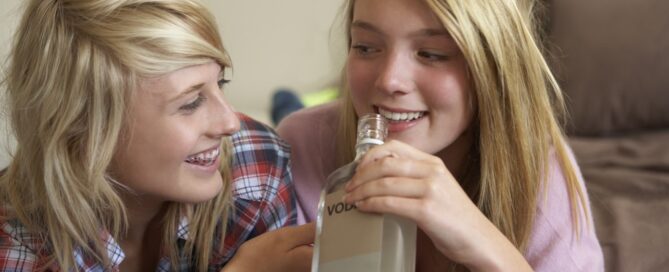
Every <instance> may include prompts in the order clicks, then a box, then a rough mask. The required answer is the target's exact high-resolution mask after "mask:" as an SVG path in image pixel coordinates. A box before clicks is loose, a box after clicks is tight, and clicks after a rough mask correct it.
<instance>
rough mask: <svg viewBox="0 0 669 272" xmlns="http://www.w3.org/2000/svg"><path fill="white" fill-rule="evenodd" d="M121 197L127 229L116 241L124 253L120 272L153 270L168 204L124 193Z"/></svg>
mask: <svg viewBox="0 0 669 272" xmlns="http://www.w3.org/2000/svg"><path fill="white" fill-rule="evenodd" d="M122 197H123V200H124V203H125V205H126V211H127V215H128V228H127V230H126V232H125V233H124V236H123V237H119V239H118V240H119V241H118V242H119V245H120V246H121V249H123V253H124V254H125V259H124V260H123V262H122V263H121V268H122V269H121V271H149V270H155V268H156V267H157V266H156V265H157V263H158V260H159V259H160V253H161V249H162V234H163V232H164V228H163V224H162V223H163V217H164V214H165V210H166V206H167V205H166V203H165V202H164V201H156V200H153V199H151V198H149V197H139V196H136V195H132V196H131V195H127V194H126V195H124V196H122ZM147 269H148V270H147Z"/></svg>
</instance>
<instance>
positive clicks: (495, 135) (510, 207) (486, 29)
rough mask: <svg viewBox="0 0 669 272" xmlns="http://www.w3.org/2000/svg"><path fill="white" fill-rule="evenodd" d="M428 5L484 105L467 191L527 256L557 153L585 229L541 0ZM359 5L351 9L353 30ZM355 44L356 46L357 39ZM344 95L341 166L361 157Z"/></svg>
mask: <svg viewBox="0 0 669 272" xmlns="http://www.w3.org/2000/svg"><path fill="white" fill-rule="evenodd" d="M424 1H425V2H426V3H427V5H428V6H429V7H430V9H431V10H432V11H433V12H434V14H436V15H437V17H438V18H439V19H440V20H441V22H442V24H443V26H444V27H445V28H446V30H447V31H448V32H449V33H450V34H451V36H452V37H453V39H454V40H455V42H456V43H457V44H458V46H459V48H460V49H461V51H462V53H463V55H464V57H465V59H466V61H467V64H468V68H469V71H468V72H469V74H470V78H471V80H472V86H473V95H474V99H473V100H474V101H476V102H477V103H478V106H477V107H476V108H477V110H478V111H477V112H476V114H475V115H476V118H475V120H474V121H473V122H472V124H471V129H473V130H474V131H475V133H474V135H475V139H474V142H475V143H474V147H473V148H472V153H473V154H471V155H470V157H469V159H470V160H471V162H470V163H473V164H474V166H476V167H473V169H472V172H474V173H471V172H470V173H468V175H467V176H468V177H470V179H468V180H464V181H463V180H461V181H460V182H461V183H463V187H464V188H465V190H466V191H467V193H468V194H469V195H470V197H472V199H473V201H474V202H475V203H477V205H478V207H479V209H481V211H482V212H483V213H484V214H485V215H486V216H487V217H488V218H489V219H490V220H491V221H492V222H493V223H494V224H495V226H497V228H499V230H500V231H502V233H504V235H506V237H507V238H508V239H509V240H510V241H511V242H512V243H513V244H514V245H515V246H516V247H517V248H518V249H519V250H520V251H521V252H524V250H525V249H526V247H527V243H528V239H529V236H530V233H531V231H532V226H533V221H534V217H535V213H536V208H537V199H538V192H539V191H540V189H541V188H545V187H546V184H545V183H546V177H547V174H548V171H549V159H550V153H551V149H554V152H555V154H556V156H557V158H558V161H559V163H560V166H561V167H562V172H563V174H564V176H565V179H566V181H567V188H568V193H569V196H570V201H571V207H572V214H571V217H572V220H573V222H574V230H578V229H579V222H578V218H579V216H578V215H579V210H582V211H583V214H584V215H585V216H586V221H587V218H588V215H587V213H586V209H585V208H584V207H585V198H584V193H583V192H582V190H581V188H580V186H579V181H578V176H577V174H576V172H575V169H574V167H573V166H572V164H571V160H570V158H569V151H568V150H567V148H566V143H565V136H564V134H563V132H562V129H561V125H560V123H559V121H558V119H560V118H562V117H564V114H565V106H564V100H563V97H562V94H561V91H560V88H559V86H558V84H557V83H556V80H555V78H554V77H553V75H552V73H551V71H550V68H549V66H548V65H547V63H546V61H545V59H544V57H543V55H542V50H541V48H540V47H539V46H538V43H537V40H536V39H537V38H536V34H537V33H538V32H539V30H538V29H532V23H533V22H534V21H535V20H534V19H535V16H534V15H533V11H534V10H535V4H534V3H533V1H529V0H523V1H516V0H495V1H460V0H424ZM354 2H355V1H354V0H349V1H348V2H347V5H346V6H345V8H346V16H348V19H347V23H348V24H350V23H351V21H352V20H353V7H354ZM348 28H349V26H347V29H348ZM348 39H349V45H350V33H349V37H348ZM343 82H346V81H345V80H344V81H343ZM343 89H344V90H345V91H344V95H343V97H344V98H343V103H342V114H341V118H340V121H339V127H340V128H339V130H338V133H339V135H338V144H339V145H340V146H344V147H346V148H341V149H340V150H341V154H339V157H338V163H340V164H341V163H344V162H346V161H350V160H351V159H352V158H353V150H354V148H353V146H354V141H355V124H356V120H357V116H356V114H355V111H354V108H353V104H352V102H351V98H350V95H349V93H348V92H349V91H348V90H346V87H344V88H343ZM472 177H473V178H472ZM577 234H578V232H577Z"/></svg>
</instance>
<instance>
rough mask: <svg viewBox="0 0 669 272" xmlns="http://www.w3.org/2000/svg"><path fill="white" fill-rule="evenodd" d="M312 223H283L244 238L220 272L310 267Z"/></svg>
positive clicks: (296, 269) (312, 240) (304, 269)
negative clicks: (293, 225) (287, 225)
mask: <svg viewBox="0 0 669 272" xmlns="http://www.w3.org/2000/svg"><path fill="white" fill-rule="evenodd" d="M315 233H316V228H315V224H314V223H309V224H305V225H301V226H297V227H284V228H280V229H277V230H273V231H270V232H266V233H263V234H261V235H260V236H258V237H255V238H253V239H251V240H249V241H246V242H245V243H244V244H242V246H241V247H240V248H239V250H238V251H237V253H236V254H235V256H234V257H232V260H230V262H228V264H227V265H226V266H225V267H224V268H223V269H222V270H221V272H244V271H277V272H279V271H291V272H292V271H298V272H299V271H309V270H310V269H311V255H312V251H313V249H312V246H311V244H313V242H314V235H315Z"/></svg>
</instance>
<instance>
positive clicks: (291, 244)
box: [275, 222, 316, 249]
mask: <svg viewBox="0 0 669 272" xmlns="http://www.w3.org/2000/svg"><path fill="white" fill-rule="evenodd" d="M275 231H278V232H281V237H282V241H284V243H285V244H284V246H285V247H286V248H288V249H293V248H296V247H299V246H303V245H310V244H313V243H314V237H315V236H316V223H314V222H312V223H308V224H304V225H300V226H294V227H283V228H280V229H278V230H275Z"/></svg>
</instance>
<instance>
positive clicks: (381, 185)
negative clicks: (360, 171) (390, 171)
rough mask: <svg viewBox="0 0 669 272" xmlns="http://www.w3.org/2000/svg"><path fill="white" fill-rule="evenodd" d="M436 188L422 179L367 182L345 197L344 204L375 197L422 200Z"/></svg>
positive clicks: (389, 178)
mask: <svg viewBox="0 0 669 272" xmlns="http://www.w3.org/2000/svg"><path fill="white" fill-rule="evenodd" d="M433 187H434V186H432V185H430V184H429V183H428V182H426V181H425V180H422V179H412V178H406V177H387V178H381V179H376V180H371V181H369V182H365V183H363V184H361V185H360V186H357V187H355V188H354V189H353V190H352V191H350V192H349V193H348V194H346V195H345V196H344V202H346V203H348V204H354V203H355V202H357V201H360V200H363V199H366V198H370V197H375V196H396V197H404V198H422V197H424V196H426V195H427V194H429V190H434V189H435V188H433Z"/></svg>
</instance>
